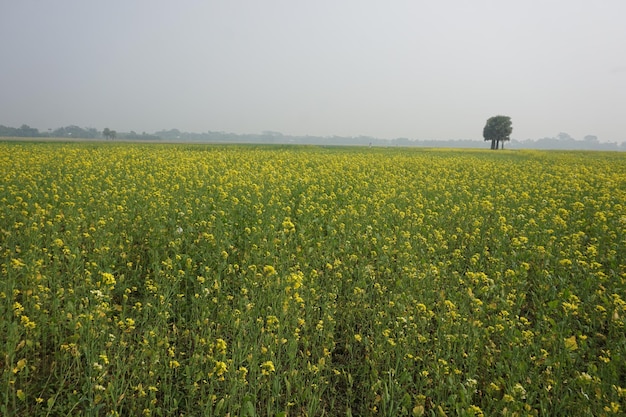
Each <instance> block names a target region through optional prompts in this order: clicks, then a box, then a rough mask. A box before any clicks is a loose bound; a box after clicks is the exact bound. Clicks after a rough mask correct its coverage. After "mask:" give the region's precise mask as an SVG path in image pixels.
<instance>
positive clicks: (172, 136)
mask: <svg viewBox="0 0 626 417" xmlns="http://www.w3.org/2000/svg"><path fill="white" fill-rule="evenodd" d="M485 127H486V128H487V125H485ZM509 128H510V125H509V126H507V124H506V123H505V125H504V129H503V130H502V131H503V132H504V134H502V131H500V132H498V130H496V129H493V130H491V129H492V127H491V126H490V127H489V128H487V129H486V130H487V132H485V129H483V138H484V139H485V141H490V142H491V146H492V147H493V148H492V149H496V146H498V142H500V144H501V145H502V144H503V143H504V141H507V142H509V145H508V148H509V149H573V150H607V151H626V142H623V143H621V144H620V143H617V142H600V141H599V140H598V138H597V137H596V136H593V135H587V136H585V138H584V140H576V139H574V138H572V137H571V136H570V135H568V134H567V133H559V134H558V135H557V136H556V137H552V138H548V137H546V138H542V139H537V140H534V139H526V140H516V139H511V138H510V131H509ZM107 130H108V133H109V135H107V134H106V133H107ZM112 132H115V131H113V130H111V129H109V128H108V127H107V128H105V129H104V130H103V131H98V130H97V129H94V128H81V127H78V126H73V125H72V126H66V127H60V128H58V129H55V130H52V129H49V130H48V131H45V132H40V131H39V130H38V129H36V128H33V127H30V126H28V125H22V126H21V127H19V128H15V127H7V126H3V125H0V137H28V138H37V137H51V138H78V139H115V140H130V141H167V142H194V143H251V144H272V143H273V144H294V145H321V146H332V145H341V146H378V147H429V148H482V147H483V146H484V145H483V141H478V140H475V139H456V140H435V139H427V140H414V139H408V138H396V139H379V138H374V137H371V136H349V137H346V136H309V135H305V136H292V135H285V134H282V133H280V132H272V131H266V132H262V133H251V134H237V133H229V132H220V131H208V132H201V133H194V132H183V131H180V130H178V129H170V130H161V131H158V132H155V133H153V134H150V133H146V132H142V133H137V132H135V131H132V130H131V131H130V132H115V134H114V135H111V133H112ZM494 132H495V133H494ZM507 132H508V133H507ZM485 134H487V136H486V137H485Z"/></svg>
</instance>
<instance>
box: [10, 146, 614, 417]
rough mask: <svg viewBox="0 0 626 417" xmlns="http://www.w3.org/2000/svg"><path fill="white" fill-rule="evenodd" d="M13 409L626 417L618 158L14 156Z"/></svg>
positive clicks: (406, 153)
mask: <svg viewBox="0 0 626 417" xmlns="http://www.w3.org/2000/svg"><path fill="white" fill-rule="evenodd" d="M0 178H1V181H0V200H1V202H2V205H1V206H0V268H1V279H0V317H2V319H1V320H0V415H5V416H27V415H28V416H66V415H67V416H139V415H144V416H272V417H273V416H374V415H380V416H422V415H423V416H444V415H445V416H457V415H458V416H483V415H484V416H495V415H503V416H525V415H530V416H539V415H541V416H546V415H550V416H574V415H577V416H603V415H606V416H610V415H623V413H625V412H626V337H624V335H625V332H626V329H625V322H626V156H625V155H623V154H619V153H599V152H598V153H592V152H589V153H584V152H569V153H568V152H539V151H500V152H490V151H478V150H474V151H472V150H463V151H461V150H437V149H402V148H388V149H381V148H331V147H329V148H324V147H278V146H275V147H272V146H208V145H182V144H176V145H164V144H141V145H139V144H120V143H115V144H114V143H90V144H88V143H25V142H23V143H11V142H3V143H2V142H0Z"/></svg>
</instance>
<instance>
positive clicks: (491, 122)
mask: <svg viewBox="0 0 626 417" xmlns="http://www.w3.org/2000/svg"><path fill="white" fill-rule="evenodd" d="M511 132H513V125H512V123H511V118H510V117H509V116H500V115H498V116H493V117H490V118H489V119H487V123H486V124H485V128H484V129H483V137H484V138H485V141H491V149H499V148H500V142H502V149H504V142H505V141H507V140H511Z"/></svg>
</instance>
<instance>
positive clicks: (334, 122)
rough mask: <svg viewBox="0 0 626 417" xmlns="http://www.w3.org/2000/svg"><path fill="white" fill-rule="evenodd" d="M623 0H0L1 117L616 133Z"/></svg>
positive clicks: (621, 132)
mask: <svg viewBox="0 0 626 417" xmlns="http://www.w3.org/2000/svg"><path fill="white" fill-rule="evenodd" d="M625 20H626V1H624V0H597V1H592V0H587V1H582V0H526V1H512V0H511V1H504V0H472V1H469V0H457V1H455V0H448V1H445V0H444V1H434V0H430V1H421V0H406V1H399V0H379V1H373V0H316V1H304V0H302V1H298V0H282V1H281V0H204V1H200V0H198V1H191V0H189V1H186V0H180V1H170V0H159V1H155V0H149V1H147V0H146V1H139V0H135V1H132V0H108V1H86V0H55V1H43V0H39V1H35V0H0V57H1V63H0V124H4V125H7V126H12V127H19V126H20V125H21V124H23V123H26V124H28V125H30V126H32V127H36V128H38V129H40V130H42V131H45V130H47V129H48V128H52V129H54V128H57V127H61V126H66V125H70V124H75V125H79V126H81V127H95V128H97V129H98V130H102V129H103V128H105V127H109V128H111V129H115V130H117V131H130V130H135V131H137V132H143V131H145V132H149V133H152V132H154V131H158V130H161V129H171V128H178V129H180V130H183V131H190V132H205V131H208V130H212V131H226V132H234V133H260V132H262V131H268V130H269V131H279V132H282V133H284V134H290V135H316V136H331V135H339V136H359V135H365V136H373V137H378V138H398V137H406V138H410V139H476V140H481V139H482V128H483V126H484V124H485V121H486V120H487V118H489V117H491V116H494V115H497V114H504V115H507V116H510V117H511V118H512V121H513V135H512V137H513V138H515V139H527V138H532V139H537V138H542V137H552V136H556V135H557V134H558V133H559V132H566V133H568V134H570V135H571V136H573V137H574V138H576V139H582V138H583V137H584V136H585V135H597V136H598V137H599V139H600V140H601V141H620V142H621V141H626V22H625Z"/></svg>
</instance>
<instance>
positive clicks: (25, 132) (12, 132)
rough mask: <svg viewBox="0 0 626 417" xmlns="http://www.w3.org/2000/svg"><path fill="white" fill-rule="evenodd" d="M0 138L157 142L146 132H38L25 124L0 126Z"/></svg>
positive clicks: (65, 129) (69, 129)
mask: <svg viewBox="0 0 626 417" xmlns="http://www.w3.org/2000/svg"><path fill="white" fill-rule="evenodd" d="M0 137H17V138H77V139H102V138H104V139H125V140H159V139H160V138H159V137H158V136H157V135H152V134H149V133H146V132H143V133H141V134H138V133H136V132H135V131H132V130H131V131H130V132H121V133H118V132H116V131H115V130H111V129H109V128H108V127H107V128H105V129H104V130H103V131H102V132H100V131H98V129H95V128H92V127H89V128H82V127H79V126H75V125H70V126H65V127H59V128H57V129H54V130H52V129H49V130H48V131H44V132H40V131H39V129H37V128H34V127H30V126H28V125H26V124H24V125H22V126H20V127H9V126H4V125H0Z"/></svg>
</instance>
